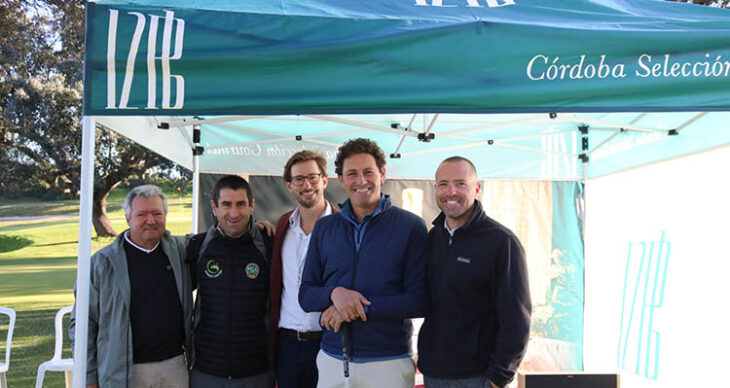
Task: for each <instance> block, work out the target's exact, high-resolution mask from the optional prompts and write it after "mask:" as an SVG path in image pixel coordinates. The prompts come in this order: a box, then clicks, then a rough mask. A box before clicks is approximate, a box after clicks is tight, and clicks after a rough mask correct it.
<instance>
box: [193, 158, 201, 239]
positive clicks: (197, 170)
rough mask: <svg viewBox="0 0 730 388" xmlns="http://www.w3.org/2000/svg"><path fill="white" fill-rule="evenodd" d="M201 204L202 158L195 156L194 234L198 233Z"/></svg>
mask: <svg viewBox="0 0 730 388" xmlns="http://www.w3.org/2000/svg"><path fill="white" fill-rule="evenodd" d="M199 202H200V156H199V155H194V156H193V222H192V223H193V224H192V233H193V234H197V233H198V207H199Z"/></svg>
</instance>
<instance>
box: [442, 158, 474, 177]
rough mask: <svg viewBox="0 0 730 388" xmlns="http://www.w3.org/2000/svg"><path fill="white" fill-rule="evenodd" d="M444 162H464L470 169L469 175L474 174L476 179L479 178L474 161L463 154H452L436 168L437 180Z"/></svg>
mask: <svg viewBox="0 0 730 388" xmlns="http://www.w3.org/2000/svg"><path fill="white" fill-rule="evenodd" d="M444 163H464V164H466V166H467V168H468V170H469V171H468V172H469V175H471V176H473V177H474V179H475V180H476V178H477V168H476V167H474V163H472V162H471V160H469V159H467V158H465V157H462V156H452V157H450V158H446V159H444V160H443V161H442V162H441V164H439V167H438V168H437V169H436V180H438V173H439V170H440V169H441V167H442V166H443V165H444Z"/></svg>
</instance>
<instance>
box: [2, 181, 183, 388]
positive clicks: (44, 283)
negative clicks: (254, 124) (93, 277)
mask: <svg viewBox="0 0 730 388" xmlns="http://www.w3.org/2000/svg"><path fill="white" fill-rule="evenodd" d="M123 196H124V194H121V195H119V194H116V197H114V196H112V198H113V199H115V200H116V199H118V198H117V197H120V198H121V199H122V200H123ZM168 200H169V210H168V217H167V228H168V230H170V231H171V232H172V233H173V234H186V233H189V232H190V220H191V210H192V209H191V205H190V197H189V196H188V197H183V198H182V199H181V198H180V197H179V196H170V197H169V199H168ZM107 210H108V212H109V216H110V218H111V220H112V223H113V225H114V228H115V229H116V231H117V232H121V231H122V230H124V229H126V222H125V220H124V212H123V210H122V206H121V203H118V202H115V203H112V204H110V205H109V206H108V209H107ZM18 216H48V217H50V218H46V219H40V220H24V221H19V220H13V221H0V306H7V307H10V308H12V309H14V310H15V312H16V313H17V321H16V323H15V333H14V335H13V346H12V353H11V355H10V370H9V371H8V375H7V377H8V386H9V387H10V388H26V387H32V386H34V384H35V376H36V373H37V370H38V365H40V363H41V362H43V361H46V360H48V359H50V358H51V356H53V346H54V333H53V330H54V329H53V319H54V317H55V314H56V312H57V311H58V309H60V308H61V307H63V306H67V305H70V304H73V301H74V297H73V285H74V281H75V280H76V260H77V254H78V253H77V252H78V233H79V230H78V227H79V226H78V222H79V221H78V202H73V201H58V202H23V203H11V202H10V201H4V202H3V203H2V204H0V217H18ZM112 240H113V239H111V238H103V239H97V238H95V239H94V240H93V241H92V251H94V252H95V251H96V250H98V249H99V248H101V247H103V246H104V245H107V244H109V243H110V242H111V241H112ZM7 325H8V322H7V319H6V318H5V317H4V316H3V317H1V318H0V355H2V356H3V357H4V354H5V349H4V346H5V342H4V341H5V335H6V332H7ZM67 326H68V320H66V327H67ZM65 347H66V349H65V350H64V357H70V355H71V351H70V344H69V341H68V339H67V338H65ZM63 384H64V383H63V374H62V373H58V372H50V373H47V374H46V378H45V384H44V386H45V387H62V386H63Z"/></svg>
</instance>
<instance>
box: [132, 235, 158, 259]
mask: <svg viewBox="0 0 730 388" xmlns="http://www.w3.org/2000/svg"><path fill="white" fill-rule="evenodd" d="M124 239H125V240H127V242H128V243H130V244H131V245H132V246H133V247H135V248H137V249H139V250H140V251H142V252H144V253H146V254H148V255H149V254H150V253H152V251H154V250H155V249H157V247H158V246H159V245H160V242H159V241H158V242H157V244H155V246H154V247H153V248H152V249H147V248H142V247H141V246H139V245H137V244H135V243H133V242H132V240H130V239H129V231H126V232H124Z"/></svg>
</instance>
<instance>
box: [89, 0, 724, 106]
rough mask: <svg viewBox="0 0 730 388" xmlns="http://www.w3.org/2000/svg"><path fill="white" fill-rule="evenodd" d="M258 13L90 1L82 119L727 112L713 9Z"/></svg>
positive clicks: (495, 0) (530, 7)
mask: <svg viewBox="0 0 730 388" xmlns="http://www.w3.org/2000/svg"><path fill="white" fill-rule="evenodd" d="M216 3H217V2H216ZM259 3H263V2H252V3H251V4H246V5H240V6H241V7H247V8H246V9H237V10H236V9H232V8H233V7H234V4H233V2H230V4H229V2H223V4H222V5H220V7H219V8H216V9H212V8H209V9H200V7H199V8H186V7H185V5H183V2H177V3H175V2H173V4H172V6H162V5H160V4H158V2H155V1H146V2H145V1H138V2H135V3H126V2H90V3H88V4H87V7H88V9H87V38H86V44H87V46H86V60H85V73H86V74H85V91H84V93H85V104H84V112H85V114H87V115H147V114H157V115H160V114H166V115H195V114H197V115H202V114H205V115H221V114H285V113H360V112H361V113H372V112H410V113H413V112H526V111H532V112H568V111H571V112H578V111H652V110H655V111H672V110H702V111H708V110H730V99H729V98H728V97H727V90H728V88H730V40H729V39H728V38H727V37H728V36H730V12H728V11H727V10H723V9H712V8H709V7H699V6H694V5H688V4H676V3H669V2H657V1H648V0H636V1H632V2H630V4H627V3H626V2H615V3H612V2H610V1H603V2H588V1H579V0H572V1H567V0H566V1H561V2H559V4H550V6H551V7H554V8H546V7H545V4H544V2H538V1H527V0H524V1H522V0H488V1H487V0H469V1H467V0H464V1H456V0H455V1H452V2H449V4H446V3H447V2H441V1H433V0H395V1H389V2H384V1H373V2H368V3H367V6H368V7H367V8H368V9H367V10H365V9H359V8H358V9H344V8H342V7H360V8H365V7H364V5H363V4H354V5H347V4H344V5H343V4H338V3H337V2H334V1H332V2H329V1H317V2H308V4H306V5H303V4H301V3H296V2H293V1H282V2H280V3H281V4H280V9H278V11H279V12H276V11H277V9H270V8H272V7H274V6H272V5H267V6H266V9H256V6H262V5H261V4H259ZM277 3H279V2H277ZM340 3H342V2H340ZM345 3H348V2H345ZM297 5H298V7H297ZM447 5H448V6H447ZM211 7H212V6H211Z"/></svg>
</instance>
